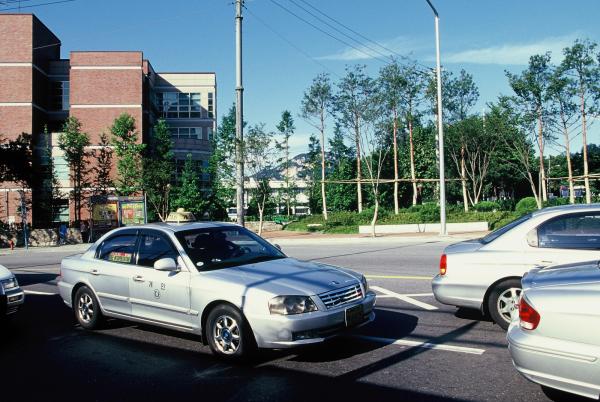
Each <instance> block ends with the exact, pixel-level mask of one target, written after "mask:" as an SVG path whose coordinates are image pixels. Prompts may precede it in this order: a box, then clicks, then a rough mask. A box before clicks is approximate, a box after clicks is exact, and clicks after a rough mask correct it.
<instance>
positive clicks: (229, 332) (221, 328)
mask: <svg viewBox="0 0 600 402" xmlns="http://www.w3.org/2000/svg"><path fill="white" fill-rule="evenodd" d="M205 334H206V336H207V338H208V339H207V340H208V345H209V346H210V349H211V350H212V352H213V353H214V354H216V355H218V356H221V357H223V358H226V359H231V360H238V359H242V358H246V357H248V356H250V355H251V353H252V352H253V351H254V349H255V342H254V339H253V335H252V330H251V329H250V326H249V325H248V323H247V322H246V319H245V318H244V316H243V315H242V314H241V313H240V311H239V310H238V309H236V308H235V307H233V306H230V305H228V304H220V305H218V306H216V307H215V308H213V309H212V311H211V312H210V313H209V314H208V318H207V319H206V331H205Z"/></svg>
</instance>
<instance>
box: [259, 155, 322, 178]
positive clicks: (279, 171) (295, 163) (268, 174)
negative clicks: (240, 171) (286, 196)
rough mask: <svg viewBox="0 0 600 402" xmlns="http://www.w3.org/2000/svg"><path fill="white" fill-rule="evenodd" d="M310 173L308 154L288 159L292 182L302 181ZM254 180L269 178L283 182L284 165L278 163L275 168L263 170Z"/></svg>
mask: <svg viewBox="0 0 600 402" xmlns="http://www.w3.org/2000/svg"><path fill="white" fill-rule="evenodd" d="M309 173H310V166H309V161H308V153H303V154H299V155H296V156H294V157H293V158H292V159H290V170H289V175H290V179H291V180H292V181H295V180H302V179H304V178H306V176H307V175H308V174H309ZM253 177H254V178H255V179H262V178H269V179H272V180H284V177H285V163H283V162H282V163H280V164H278V165H276V166H271V167H268V168H266V169H263V170H262V171H261V172H259V173H257V174H256V175H254V176H253Z"/></svg>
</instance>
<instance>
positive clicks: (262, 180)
mask: <svg viewBox="0 0 600 402" xmlns="http://www.w3.org/2000/svg"><path fill="white" fill-rule="evenodd" d="M244 156H245V157H246V170H247V172H248V175H249V177H250V179H251V180H253V181H254V183H255V186H254V187H253V188H252V190H251V191H250V196H251V199H252V201H254V205H255V206H256V209H257V210H258V234H259V236H260V235H261V234H262V229H263V220H264V215H265V208H267V206H268V205H270V204H272V196H271V187H270V186H269V178H268V177H264V176H263V175H264V172H265V170H266V169H267V168H268V167H270V166H271V162H272V158H273V151H272V148H271V134H269V133H267V132H266V130H265V125H264V124H262V123H259V124H256V125H254V126H252V127H250V129H249V130H248V132H247V133H246V136H245V138H244ZM248 207H250V206H248ZM249 212H250V211H249Z"/></svg>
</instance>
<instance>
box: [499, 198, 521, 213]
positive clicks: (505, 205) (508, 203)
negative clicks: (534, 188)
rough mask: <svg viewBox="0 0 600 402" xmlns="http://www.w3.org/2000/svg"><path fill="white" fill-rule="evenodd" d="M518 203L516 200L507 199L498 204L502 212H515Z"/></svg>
mask: <svg viewBox="0 0 600 402" xmlns="http://www.w3.org/2000/svg"><path fill="white" fill-rule="evenodd" d="M516 203H517V202H516V201H515V199H514V198H507V199H505V200H497V201H496V204H498V206H499V207H500V211H514V210H515V205H516Z"/></svg>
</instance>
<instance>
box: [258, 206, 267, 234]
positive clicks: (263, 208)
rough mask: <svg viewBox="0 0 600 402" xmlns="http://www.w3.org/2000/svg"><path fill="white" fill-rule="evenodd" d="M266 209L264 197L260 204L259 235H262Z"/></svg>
mask: <svg viewBox="0 0 600 402" xmlns="http://www.w3.org/2000/svg"><path fill="white" fill-rule="evenodd" d="M264 211H265V201H264V199H263V202H262V203H261V205H259V206H258V235H259V236H261V235H262V230H263V213H264Z"/></svg>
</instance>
